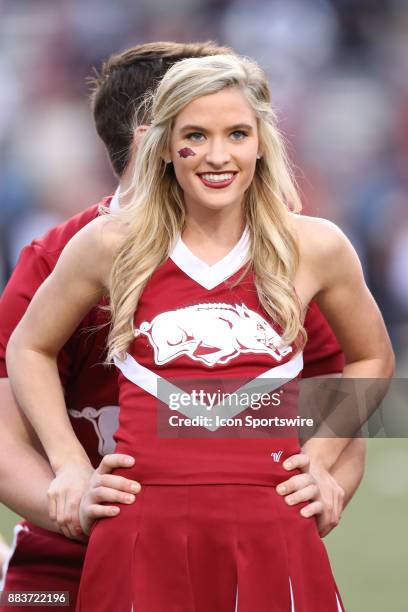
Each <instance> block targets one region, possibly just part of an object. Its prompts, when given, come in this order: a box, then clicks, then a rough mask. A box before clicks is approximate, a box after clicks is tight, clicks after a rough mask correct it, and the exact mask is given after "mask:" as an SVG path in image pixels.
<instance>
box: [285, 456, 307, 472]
mask: <svg viewBox="0 0 408 612" xmlns="http://www.w3.org/2000/svg"><path fill="white" fill-rule="evenodd" d="M282 465H283V467H284V469H285V470H295V469H300V470H303V471H307V470H308V469H309V465H310V459H309V456H308V455H305V454H304V453H299V454H298V455H292V456H291V457H288V458H287V459H285V461H284V462H283V464H282Z"/></svg>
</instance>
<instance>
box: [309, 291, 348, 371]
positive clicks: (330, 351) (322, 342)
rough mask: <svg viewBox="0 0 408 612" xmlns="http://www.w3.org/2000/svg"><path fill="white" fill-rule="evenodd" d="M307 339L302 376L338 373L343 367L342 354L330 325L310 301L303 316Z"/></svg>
mask: <svg viewBox="0 0 408 612" xmlns="http://www.w3.org/2000/svg"><path fill="white" fill-rule="evenodd" d="M305 329H306V331H307V335H308V340H307V343H306V346H305V348H304V350H303V362H304V366H303V372H302V378H311V377H313V376H324V375H327V374H338V373H340V372H342V371H343V368H344V355H343V352H342V350H341V348H340V345H339V343H338V341H337V338H336V336H335V335H334V333H333V331H332V329H331V327H330V326H329V324H328V323H327V321H326V319H325V318H324V316H323V315H322V313H321V312H320V310H319V308H318V306H317V304H315V303H314V302H312V303H311V304H310V306H309V309H308V311H307V315H306V318H305Z"/></svg>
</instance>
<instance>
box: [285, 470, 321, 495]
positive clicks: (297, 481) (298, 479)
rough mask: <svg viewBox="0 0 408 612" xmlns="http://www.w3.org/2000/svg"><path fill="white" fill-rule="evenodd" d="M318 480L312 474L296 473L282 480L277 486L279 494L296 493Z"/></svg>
mask: <svg viewBox="0 0 408 612" xmlns="http://www.w3.org/2000/svg"><path fill="white" fill-rule="evenodd" d="M315 483H316V480H315V479H314V477H313V476H312V475H311V474H308V473H306V474H296V475H295V476H292V477H291V478H289V479H288V480H285V481H284V482H281V483H280V484H279V485H278V486H277V487H276V491H277V493H278V494H279V495H289V494H290V493H294V492H295V491H298V490H299V489H302V488H303V487H307V486H308V485H310V484H315Z"/></svg>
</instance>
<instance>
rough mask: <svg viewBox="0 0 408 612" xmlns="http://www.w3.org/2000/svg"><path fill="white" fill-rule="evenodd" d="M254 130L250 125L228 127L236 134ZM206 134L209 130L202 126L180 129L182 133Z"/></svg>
mask: <svg viewBox="0 0 408 612" xmlns="http://www.w3.org/2000/svg"><path fill="white" fill-rule="evenodd" d="M253 129H254V128H253V126H252V125H249V124H248V123H237V124H235V125H230V126H228V127H227V130H226V131H228V132H234V131H235V130H248V131H252V130H253ZM190 131H191V132H206V131H207V130H206V129H205V128H204V127H203V126H202V125H183V126H182V127H181V128H180V132H190Z"/></svg>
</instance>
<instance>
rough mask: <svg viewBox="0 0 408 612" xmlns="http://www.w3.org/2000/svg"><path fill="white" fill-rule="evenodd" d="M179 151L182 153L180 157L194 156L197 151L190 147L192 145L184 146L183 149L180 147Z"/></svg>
mask: <svg viewBox="0 0 408 612" xmlns="http://www.w3.org/2000/svg"><path fill="white" fill-rule="evenodd" d="M177 153H178V154H179V155H180V157H194V155H196V153H194V151H193V149H190V147H184V148H183V149H180V151H177Z"/></svg>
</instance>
